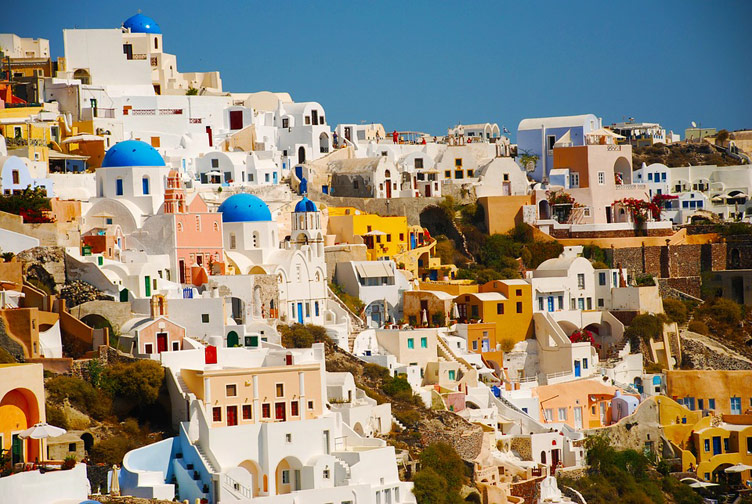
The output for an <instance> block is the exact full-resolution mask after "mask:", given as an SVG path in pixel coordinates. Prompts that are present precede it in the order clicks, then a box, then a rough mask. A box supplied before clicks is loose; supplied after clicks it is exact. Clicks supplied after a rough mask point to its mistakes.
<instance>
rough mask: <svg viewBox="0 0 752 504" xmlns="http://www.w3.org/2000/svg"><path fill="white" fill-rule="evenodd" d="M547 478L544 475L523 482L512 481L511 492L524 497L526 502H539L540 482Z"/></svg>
mask: <svg viewBox="0 0 752 504" xmlns="http://www.w3.org/2000/svg"><path fill="white" fill-rule="evenodd" d="M544 479H545V477H544V476H541V477H540V478H535V479H529V480H527V481H523V482H521V483H512V485H511V486H510V489H511V494H512V495H513V496H515V497H522V498H523V499H525V502H538V499H539V498H540V482H541V481H543V480H544Z"/></svg>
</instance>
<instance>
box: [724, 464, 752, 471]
mask: <svg viewBox="0 0 752 504" xmlns="http://www.w3.org/2000/svg"><path fill="white" fill-rule="evenodd" d="M750 469H752V466H748V465H746V464H736V465H732V466H731V467H727V468H726V469H725V471H726V472H727V473H742V472H744V471H749V470H750Z"/></svg>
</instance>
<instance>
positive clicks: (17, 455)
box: [11, 434, 24, 464]
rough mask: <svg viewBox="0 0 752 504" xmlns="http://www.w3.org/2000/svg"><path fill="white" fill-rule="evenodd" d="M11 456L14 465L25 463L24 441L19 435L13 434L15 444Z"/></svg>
mask: <svg viewBox="0 0 752 504" xmlns="http://www.w3.org/2000/svg"><path fill="white" fill-rule="evenodd" d="M11 455H12V460H13V464H18V463H19V462H23V461H24V457H23V439H21V438H20V437H18V434H13V442H12V445H11Z"/></svg>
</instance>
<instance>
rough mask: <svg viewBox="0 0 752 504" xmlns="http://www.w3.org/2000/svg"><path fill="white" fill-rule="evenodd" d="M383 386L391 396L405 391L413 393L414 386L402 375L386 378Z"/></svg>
mask: <svg viewBox="0 0 752 504" xmlns="http://www.w3.org/2000/svg"><path fill="white" fill-rule="evenodd" d="M381 388H382V390H383V391H384V392H385V393H386V394H387V395H390V396H397V395H401V394H404V393H409V394H410V395H412V393H413V389H412V387H411V386H410V384H409V383H407V380H406V379H405V378H403V377H402V376H398V377H396V378H389V379H385V380H384V382H383V384H382V385H381Z"/></svg>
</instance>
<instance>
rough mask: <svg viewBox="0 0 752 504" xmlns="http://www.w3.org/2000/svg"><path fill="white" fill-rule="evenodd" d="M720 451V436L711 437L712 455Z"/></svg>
mask: <svg viewBox="0 0 752 504" xmlns="http://www.w3.org/2000/svg"><path fill="white" fill-rule="evenodd" d="M719 453H721V437H720V436H715V437H713V455H718V454H719Z"/></svg>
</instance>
